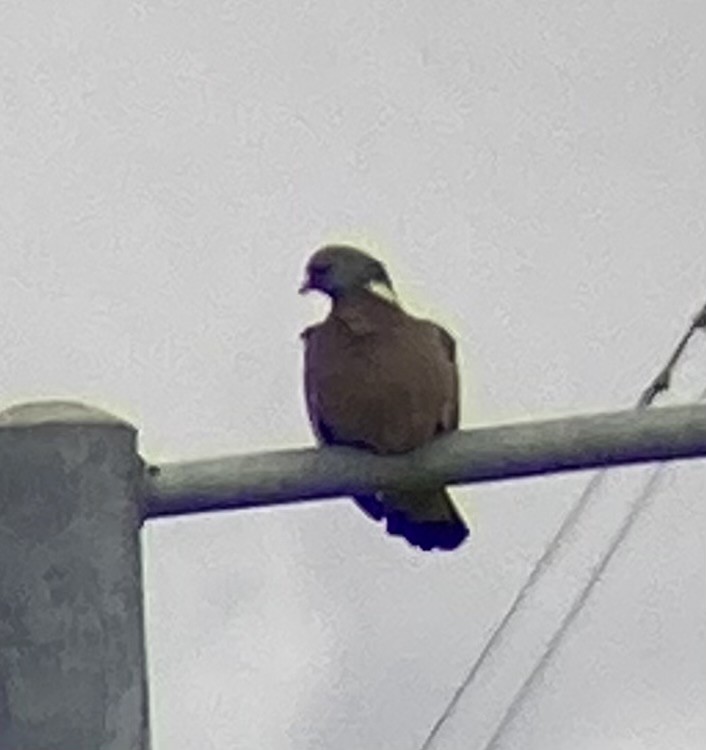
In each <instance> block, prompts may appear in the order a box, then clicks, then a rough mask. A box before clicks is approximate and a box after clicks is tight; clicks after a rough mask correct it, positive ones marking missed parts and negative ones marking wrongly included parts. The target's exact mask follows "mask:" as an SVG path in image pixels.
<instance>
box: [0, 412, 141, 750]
mask: <svg viewBox="0 0 706 750" xmlns="http://www.w3.org/2000/svg"><path fill="white" fill-rule="evenodd" d="M135 442H136V441H135V430H134V428H133V427H131V426H130V425H129V424H127V423H125V422H122V421H120V420H118V419H116V418H115V417H113V416H111V415H109V414H106V413H105V412H102V411H99V410H97V409H93V408H91V407H87V406H84V405H82V404H77V403H73V402H56V401H53V402H39V403H33V404H24V405H21V406H17V407H14V408H12V409H9V410H7V411H5V412H2V413H1V414H0V750H69V749H70V750H99V749H100V750H108V749H109V750H147V749H148V747H149V738H148V715H147V685H146V677H145V648H144V632H143V615H142V583H141V564H140V541H139V530H140V524H141V510H140V498H141V489H142V474H143V471H142V462H141V460H140V458H139V456H138V454H137V451H136V447H135Z"/></svg>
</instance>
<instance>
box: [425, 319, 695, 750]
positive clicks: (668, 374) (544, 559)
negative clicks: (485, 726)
mask: <svg viewBox="0 0 706 750" xmlns="http://www.w3.org/2000/svg"><path fill="white" fill-rule="evenodd" d="M699 328H706V304H704V306H703V307H702V308H701V310H700V311H699V312H698V313H697V314H696V315H695V316H694V318H693V319H692V321H691V325H690V326H689V328H688V329H687V330H686V332H685V333H684V334H683V336H682V337H681V339H680V340H679V342H678V343H677V345H676V347H675V349H674V351H673V352H672V354H671V356H670V357H669V359H668V360H667V363H666V365H665V366H664V367H663V368H662V370H661V371H660V372H659V374H658V375H657V377H656V378H655V379H654V380H653V381H652V382H651V383H650V384H649V385H648V386H647V388H646V389H645V390H644V391H643V392H642V394H641V395H640V398H639V399H638V401H637V404H636V406H635V408H637V409H643V408H646V407H648V406H650V405H651V404H652V402H653V401H654V399H655V397H656V396H657V395H658V394H660V393H662V392H663V391H666V390H667V389H668V388H669V387H670V385H671V380H672V375H673V372H674V369H675V367H676V366H677V364H678V363H679V361H680V360H681V357H682V356H683V354H684V351H685V349H686V347H687V345H688V344H689V341H690V340H691V338H692V336H693V335H694V333H695V332H696V330H697V329H699ZM704 396H706V391H704ZM606 472H607V469H602V470H600V471H598V472H596V473H595V474H594V475H593V476H592V477H591V479H590V480H589V482H588V484H587V485H586V487H585V488H584V490H583V492H582V493H581V495H580V496H579V497H578V499H577V500H576V502H575V503H574V505H573V506H572V508H571V509H570V510H569V512H568V513H567V515H566V517H565V518H564V521H563V523H562V524H561V526H560V527H559V530H558V531H557V532H556V534H555V535H554V537H553V538H552V540H551V541H550V542H549V544H548V545H547V547H546V549H545V550H544V553H543V554H542V556H541V557H540V559H539V560H538V561H537V563H536V564H535V566H534V568H533V569H532V571H531V573H530V574H529V576H528V578H527V580H526V581H525V583H524V584H523V585H522V587H521V589H520V590H519V592H518V593H517V595H516V596H515V598H514V599H513V601H512V604H511V605H510V607H509V609H508V610H507V612H506V613H505V616H504V617H503V618H502V620H501V621H500V623H499V624H498V625H497V627H496V628H495V630H494V631H493V633H492V634H491V636H490V638H489V639H488V641H487V642H486V644H485V646H484V647H483V650H482V651H481V652H480V654H479V656H478V658H477V659H476V661H475V662H474V663H473V666H472V667H471V669H470V671H469V672H468V674H467V675H466V676H465V677H464V679H463V680H462V682H461V683H460V684H459V686H458V688H457V689H456V690H455V691H454V694H453V695H452V696H451V699H450V700H449V702H448V703H447V705H446V707H445V708H444V710H443V711H442V713H441V714H440V715H439V718H438V719H437V720H436V722H435V723H434V726H433V727H432V728H431V730H430V732H429V734H428V735H427V737H426V739H425V740H424V743H423V744H422V745H421V746H420V750H430V748H431V747H432V743H433V742H434V741H435V740H436V738H437V736H438V734H439V732H440V731H441V728H442V727H443V726H444V724H445V723H446V722H447V721H448V719H449V718H450V716H451V715H452V714H453V712H454V710H455V709H456V707H457V705H458V703H459V701H460V700H461V696H462V695H463V693H464V692H465V691H466V690H467V689H468V687H469V685H470V684H471V683H472V682H473V680H474V679H475V677H476V675H477V674H478V671H479V670H480V668H481V667H482V666H483V664H484V663H485V661H486V659H487V658H488V657H489V656H490V654H491V653H493V651H494V650H495V647H496V645H497V643H498V641H499V640H500V637H501V635H502V634H503V632H504V630H505V628H506V627H507V625H508V624H509V622H510V621H511V620H512V618H513V617H514V615H515V612H516V611H517V610H518V609H519V607H520V605H521V604H522V603H523V602H524V600H525V599H526V597H527V594H528V593H529V592H530V591H531V590H532V589H533V588H534V586H535V585H536V583H537V582H538V581H539V580H540V579H541V577H542V576H543V575H544V573H545V571H546V570H547V569H548V568H549V567H550V565H551V564H552V562H553V561H554V557H555V555H556V553H557V551H558V549H559V546H560V544H561V542H562V540H563V539H564V537H565V536H566V535H567V534H569V532H570V531H571V530H572V529H573V527H574V526H575V525H576V523H577V522H578V520H579V518H580V517H581V515H582V513H583V511H584V509H585V507H586V505H587V503H588V501H589V500H590V499H591V497H593V495H594V494H595V493H596V492H598V490H599V489H600V486H601V484H602V482H603V480H604V478H605V476H606ZM658 474H659V467H658V470H657V472H655V474H654V475H653V477H654V476H658ZM655 482H656V479H655ZM655 482H653V481H652V478H651V479H650V481H649V482H648V484H647V485H646V488H645V490H643V492H642V493H641V494H640V496H639V497H638V499H637V500H636V501H635V503H634V504H633V506H632V508H631V510H630V513H629V514H628V516H627V518H626V520H625V521H624V522H623V525H622V526H621V527H620V529H619V530H618V532H617V534H616V536H615V537H614V538H613V541H612V542H611V546H610V547H609V549H608V551H607V553H606V554H605V556H604V557H603V559H602V560H601V561H600V563H599V564H598V566H597V567H596V568H595V569H594V572H593V575H592V577H591V579H589V581H588V583H587V585H586V586H585V587H584V589H583V591H582V592H581V594H580V595H579V597H578V598H577V599H576V600H575V601H574V604H573V605H572V608H571V610H570V611H569V613H568V614H567V615H566V616H565V618H564V619H563V620H562V622H561V624H560V626H559V629H558V630H557V632H556V633H555V634H554V636H553V637H552V639H551V640H550V642H549V644H548V645H547V649H546V650H545V652H544V654H543V655H542V656H541V657H540V660H539V662H538V663H537V665H535V668H534V669H533V671H532V672H531V673H530V675H529V677H528V678H527V680H525V682H524V683H523V684H522V686H521V687H520V689H519V690H518V692H517V693H516V694H515V697H514V698H513V700H512V701H511V703H510V705H509V707H508V708H507V710H506V712H505V713H504V714H503V718H502V719H501V720H500V723H499V725H498V728H497V729H496V731H495V732H494V734H493V736H492V737H491V738H490V741H489V742H488V744H487V745H486V747H485V750H490V749H491V748H492V746H493V743H494V742H495V741H496V740H497V738H498V737H499V736H500V734H501V733H502V731H503V729H504V727H505V726H506V725H507V724H508V723H509V722H510V721H511V719H512V718H513V716H514V715H515V713H516V710H517V707H518V706H519V704H520V702H521V701H522V699H523V697H524V693H525V692H526V690H527V689H528V688H529V687H530V685H531V683H532V681H533V680H534V679H535V677H536V675H538V674H539V673H540V672H541V671H542V669H543V668H544V665H545V664H546V662H547V661H548V659H549V658H550V657H551V655H552V654H553V652H554V650H555V649H556V647H557V646H558V644H559V641H560V640H561V638H562V637H563V634H564V632H565V631H566V629H567V628H568V627H569V625H570V624H571V622H573V620H574V618H575V617H576V615H577V614H578V612H579V611H580V610H581V608H582V607H583V605H584V603H585V601H586V599H587V598H588V596H589V595H590V592H591V590H592V589H593V586H594V585H595V582H596V581H597V580H598V578H599V577H600V575H601V573H602V572H603V571H604V569H605V567H606V565H607V564H608V562H609V561H610V559H611V558H612V557H613V554H614V553H615V551H616V550H617V548H618V547H619V546H620V544H621V543H622V541H623V539H624V538H625V536H626V535H627V533H628V532H629V531H630V529H631V528H632V525H633V524H634V522H635V520H636V518H637V516H638V515H639V512H640V509H641V507H642V506H641V505H640V503H642V502H644V501H645V500H646V498H647V497H649V494H650V492H651V491H652V488H653V486H654V484H655ZM594 576H595V578H594ZM575 609H576V611H574V610H575Z"/></svg>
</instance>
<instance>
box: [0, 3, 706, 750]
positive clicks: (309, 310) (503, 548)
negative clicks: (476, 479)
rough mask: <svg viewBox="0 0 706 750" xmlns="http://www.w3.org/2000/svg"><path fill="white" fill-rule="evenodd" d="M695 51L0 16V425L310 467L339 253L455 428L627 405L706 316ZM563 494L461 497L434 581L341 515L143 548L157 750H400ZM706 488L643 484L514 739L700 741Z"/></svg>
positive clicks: (390, 15) (510, 490) (672, 28)
mask: <svg viewBox="0 0 706 750" xmlns="http://www.w3.org/2000/svg"><path fill="white" fill-rule="evenodd" d="M704 40H706V4H704V3H703V2H698V1H697V0H693V1H689V0H624V2H621V3H614V2H609V1H608V0H596V1H594V2H590V3H588V2H579V1H578V0H569V1H568V2H550V1H548V0H540V1H538V2H533V3H525V2H519V0H514V1H513V0H500V1H498V0H496V1H495V2H490V1H489V0H484V1H479V2H476V1H473V2H469V1H468V0H466V1H465V2H460V1H458V0H444V2H439V3H429V2H427V3H422V2H414V1H413V0H407V1H404V0H368V1H367V2H365V3H362V2H361V3H356V2H352V0H341V1H340V2H322V1H318V0H314V1H313V2H304V1H303V0H294V2H285V1H284V0H279V2H273V0H258V2H249V1H246V0H241V1H240V2H238V1H234V2H227V1H226V0H223V1H222V2H215V1H209V0H198V1H196V0H170V1H169V2H156V1H155V2H152V1H149V0H133V1H132V2H130V3H108V2H93V3H87V2H84V1H83V0H63V2H61V3H46V2H40V1H39V0H25V1H24V2H5V3H2V4H1V5H0V175H2V178H1V179H0V291H1V294H0V312H1V314H2V318H3V321H4V325H3V326H2V329H1V330H0V346H1V348H2V352H3V356H2V358H1V359H0V383H1V384H2V393H3V399H4V400H5V402H6V403H7V404H8V405H9V404H11V403H16V402H19V401H25V400H31V399H36V398H43V397H61V398H72V399H80V400H84V401H86V402H88V403H91V404H93V405H96V406H99V407H102V408H106V409H108V410H110V411H112V412H113V413H116V414H117V415H119V416H121V417H125V418H127V419H129V420H131V421H132V422H133V423H134V424H135V425H136V426H137V427H138V429H139V432H140V446H141V451H142V453H143V455H144V456H145V457H146V458H147V459H148V460H150V461H153V462H159V461H166V460H170V461H173V460H179V459H186V458H195V457H206V456H209V457H210V456H215V455H221V454H228V453H236V452H248V451H259V450H270V449H279V448H285V447H292V446H302V445H305V444H309V443H310V442H311V436H310V432H309V427H308V423H307V420H306V415H305V410H304V405H303V399H302V393H301V351H300V341H299V338H298V334H299V331H300V330H301V329H302V328H303V327H304V326H305V325H308V324H310V323H311V322H312V321H313V320H315V319H317V318H319V317H321V315H322V314H324V312H325V309H326V306H325V304H324V301H323V300H315V301H314V300H311V299H301V298H299V297H298V295H297V294H296V290H297V287H298V285H299V283H300V280H301V276H302V269H303V265H304V263H305V261H306V258H307V256H308V255H309V253H310V252H312V251H313V250H314V249H315V248H316V247H317V246H319V245H321V244H323V243H325V242H327V241H332V240H345V241H354V242H358V243H360V244H361V245H362V246H363V247H365V248H367V249H368V250H370V251H371V252H374V253H377V254H379V255H380V256H381V257H382V258H384V260H385V261H386V262H387V263H388V266H389V270H390V273H391V275H392V277H393V279H394V281H395V285H396V287H397V288H398V291H399V293H400V295H401V297H402V299H403V300H404V301H405V302H406V305H407V307H408V309H410V310H411V311H413V312H415V313H418V314H422V315H427V316H431V317H433V318H435V319H436V320H438V321H439V322H441V323H443V324H444V325H445V326H447V327H448V328H449V329H450V330H451V331H453V333H454V334H455V336H456V337H457V340H458V347H459V352H460V357H461V362H462V375H463V390H462V396H463V413H462V423H463V424H464V425H466V426H472V425H477V424H488V423H495V422H507V421H513V420H528V419H537V418H544V417H550V416H557V415H565V414H571V413H577V412H585V411H592V410H607V411H609V410H615V409H620V408H625V407H628V406H630V405H632V404H633V403H634V401H635V399H636V397H637V396H638V394H639V392H640V390H641V389H642V388H643V387H644V386H645V385H646V384H647V382H648V381H649V380H650V379H651V378H652V377H653V376H654V375H655V373H656V371H657V369H658V367H659V366H660V365H661V364H662V362H663V361H664V359H665V358H666V356H667V355H668V354H669V352H670V350H671V348H672V346H673V345H674V343H675V341H676V339H677V338H678V336H679V335H680V334H681V332H682V330H683V328H684V326H685V325H686V324H688V321H689V318H690V316H691V315H692V314H693V313H695V312H696V311H697V310H698V308H699V307H700V306H701V305H702V304H703V302H704V299H706V252H705V249H706V248H705V243H704V228H705V222H706V219H705V217H706V161H705V158H704V148H705V145H706V140H705V135H704V124H705V118H706V94H705V92H706V45H704ZM701 365H703V366H701ZM704 386H706V343H705V342H704V341H702V340H700V339H698V340H697V341H696V342H695V344H694V346H692V347H691V348H690V351H689V361H688V362H687V363H686V366H685V367H684V368H683V370H682V373H681V376H680V378H678V379H677V381H676V383H675V389H676V390H677V392H678V394H679V395H678V398H682V399H688V398H691V397H693V396H694V395H695V394H696V393H698V392H699V391H700V390H701V388H703V387H704ZM645 471H647V469H645V468H642V469H639V470H638V472H643V473H644V472H645ZM631 476H632V477H633V478H634V477H635V476H638V478H639V476H642V475H636V474H635V472H634V470H633V474H632V475H631ZM586 480H587V477H586V476H585V475H576V476H572V477H547V478H542V479H534V480H527V481H525V480H523V481H512V482H507V483H502V484H496V485H482V486H477V487H475V488H472V489H468V488H463V489H458V488H457V489H455V490H454V496H455V497H456V498H457V500H458V501H459V504H460V506H461V508H462V509H463V511H464V513H465V514H466V515H467V516H468V517H469V518H470V519H471V523H472V526H473V537H472V539H471V540H470V542H469V543H467V544H466V545H465V546H464V547H463V548H462V549H460V550H459V551H458V552H455V553H453V554H445V555H444V554H423V553H420V552H418V551H414V550H412V549H411V548H409V547H407V546H406V545H405V544H404V542H402V541H400V540H398V539H391V538H389V537H386V536H385V534H384V533H383V532H382V530H381V528H380V527H379V526H376V525H375V524H373V523H372V522H370V521H369V520H368V519H367V518H365V517H364V516H363V515H362V514H361V513H360V512H359V511H357V509H356V508H354V507H353V506H352V504H351V503H349V502H347V501H345V500H340V501H335V502H325V503H324V502H322V503H317V504H306V505H304V504H302V505H299V506H292V505H290V506H287V507H285V508H279V509H277V508H275V509H267V510H259V511H255V510H253V511H242V512H230V513H219V514H212V515H209V516H202V517H190V518H185V519H178V520H163V521H155V522H151V523H150V524H149V525H148V527H147V528H146V529H145V531H144V552H145V594H146V602H147V634H148V649H149V667H150V669H149V671H150V689H151V703H152V716H151V722H152V734H153V747H154V750H192V749H193V748H201V749H202V750H226V748H227V749H228V750H241V749H242V750H250V749H251V748H252V749H258V750H259V749H260V748H266V749H267V750H319V749H322V750H323V749H329V748H336V750H361V749H362V748H385V749H386V750H388V749H389V750H416V749H417V748H418V747H419V745H420V744H421V743H422V742H423V740H424V737H425V736H426V734H427V732H428V731H429V729H430V727H431V725H432V724H433V722H434V721H435V719H436V717H437V716H438V715H439V713H440V712H441V711H442V710H443V708H444V706H445V705H446V702H447V701H448V699H449V698H450V696H451V695H452V693H453V691H454V690H455V688H456V686H457V684H458V683H459V681H460V680H461V679H462V678H463V676H464V674H465V673H466V671H467V669H468V668H469V666H470V664H471V663H472V661H473V660H474V658H475V657H476V656H477V655H478V653H479V652H480V650H481V648H482V647H483V645H484V643H485V640H486V639H487V637H488V636H489V635H490V633H491V632H492V628H493V627H494V626H495V624H496V623H497V622H498V621H499V619H500V618H501V617H502V616H503V614H504V612H505V610H506V608H507V607H508V605H509V604H510V602H511V601H512V598H513V596H514V595H515V593H516V592H517V590H518V588H519V587H520V586H521V585H522V583H523V581H524V580H525V578H526V576H527V575H528V573H529V571H530V570H531V567H532V565H533V563H534V562H535V561H536V560H537V558H538V557H539V555H540V554H541V552H542V550H543V549H544V546H545V544H546V542H547V540H548V539H549V538H550V537H551V535H552V534H553V533H554V531H555V530H556V528H557V526H558V525H559V524H560V522H561V520H562V518H563V515H564V514H565V513H566V512H567V511H568V509H569V507H570V505H571V503H572V502H573V501H574V499H575V498H576V497H577V495H578V493H579V492H580V490H581V488H582V487H583V486H584V484H585V482H586ZM705 481H706V473H705V471H704V465H703V464H702V462H692V463H691V464H689V465H685V464H680V465H675V466H673V467H670V469H669V470H668V471H667V472H666V475H665V481H664V482H663V483H662V485H661V488H660V489H659V491H658V493H657V494H656V496H655V497H654V498H653V501H652V504H651V506H650V508H649V510H648V511H647V512H646V513H645V514H644V516H643V517H642V518H641V519H640V521H639V523H638V524H637V526H636V528H635V532H634V534H632V535H631V536H630V538H629V539H628V541H627V542H626V544H625V545H624V546H623V547H622V548H621V549H620V551H619V552H618V554H617V555H616V558H615V559H614V561H613V564H612V565H611V567H610V568H609V569H608V570H607V571H606V573H605V574H604V576H603V577H602V579H601V582H600V584H599V586H598V587H597V589H596V591H595V592H594V596H593V597H592V598H591V600H590V601H589V603H588V605H587V607H586V609H585V610H584V611H583V612H582V614H581V615H580V617H579V618H578V619H577V621H576V623H575V625H574V627H573V628H572V630H571V632H570V633H569V636H568V637H567V638H566V640H565V641H564V643H563V644H562V646H561V647H560V649H559V652H558V653H557V655H556V658H555V659H554V661H553V662H552V664H551V665H550V668H549V669H548V670H547V671H546V673H545V675H544V677H543V679H542V680H541V681H540V682H539V683H537V685H535V686H534V687H533V689H532V691H531V692H530V695H529V697H528V700H527V701H525V702H524V703H523V705H522V706H521V710H520V711H519V713H518V715H517V717H516V720H515V721H514V722H512V724H511V725H510V726H509V727H508V729H507V731H506V732H505V733H504V734H503V736H502V737H501V738H500V744H499V747H501V748H503V749H505V748H508V749H510V748H518V747H522V748H524V749H526V750H540V749H541V750H544V749H545V748H548V747H556V748H559V747H571V748H575V749H577V750H584V748H585V749H586V750H590V749H592V748H599V747H600V748H616V749H617V748H620V749H621V750H623V749H625V748H627V749H628V750H637V749H639V750H643V749H644V748H647V749H649V750H651V749H652V748H654V749H655V750H662V749H663V748H665V747H670V748H679V749H683V750H697V748H702V747H704V745H705V744H706V719H704V711H703V706H704V705H706V597H705V596H704V580H705V578H706V562H705V559H706V555H705V554H704V552H705V546H706V545H705V536H706V518H705V511H704V503H703V485H704V482H705ZM631 487H632V486H630V487H628V484H625V485H623V484H621V483H620V482H615V483H610V484H609V486H608V487H607V488H606V489H605V490H604V498H603V499H604V501H605V502H606V503H607V504H608V505H610V503H611V493H613V499H614V498H615V497H618V496H620V495H621V493H625V492H629V491H631ZM506 658H508V659H512V658H513V655H512V654H511V653H508V654H506ZM463 719H464V709H463V706H461V707H460V708H459V710H458V711H457V712H456V714H455V715H454V716H453V717H452V719H451V721H450V722H449V728H448V731H447V733H446V734H445V735H444V734H442V735H440V736H439V742H438V747H439V748H444V749H449V748H450V749H452V750H453V749H454V748H472V747H475V745H474V744H473V743H474V736H473V732H474V727H473V726H469V725H467V724H464V721H463Z"/></svg>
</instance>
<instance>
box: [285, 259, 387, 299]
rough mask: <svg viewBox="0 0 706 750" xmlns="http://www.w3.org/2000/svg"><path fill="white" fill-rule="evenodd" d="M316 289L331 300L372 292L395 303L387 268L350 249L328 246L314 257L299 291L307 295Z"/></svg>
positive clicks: (310, 261)
mask: <svg viewBox="0 0 706 750" xmlns="http://www.w3.org/2000/svg"><path fill="white" fill-rule="evenodd" d="M314 289H317V290H318V291H320V292H323V293H324V294H327V295H328V296H329V297H331V299H332V300H337V299H340V298H341V297H345V296H347V295H351V294H353V293H355V292H359V291H369V292H372V293H373V294H377V295H378V296H380V297H383V298H384V299H387V300H388V301H390V302H395V301H396V299H395V293H394V290H393V288H392V282H391V281H390V277H389V276H388V275H387V271H386V270H385V266H384V265H383V264H382V263H381V262H380V261H379V260H376V259H375V258H373V257H372V256H371V255H368V254H367V253H364V252H363V251H362V250H358V249H357V248H355V247H350V246H348V245H327V246H326V247H322V248H321V249H320V250H317V251H316V252H315V253H314V254H313V255H312V256H311V258H310V259H309V262H308V263H307V265H306V277H305V279H304V283H303V284H302V285H301V288H300V289H299V291H300V292H301V293H302V294H304V293H305V292H309V291H312V290H314Z"/></svg>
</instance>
